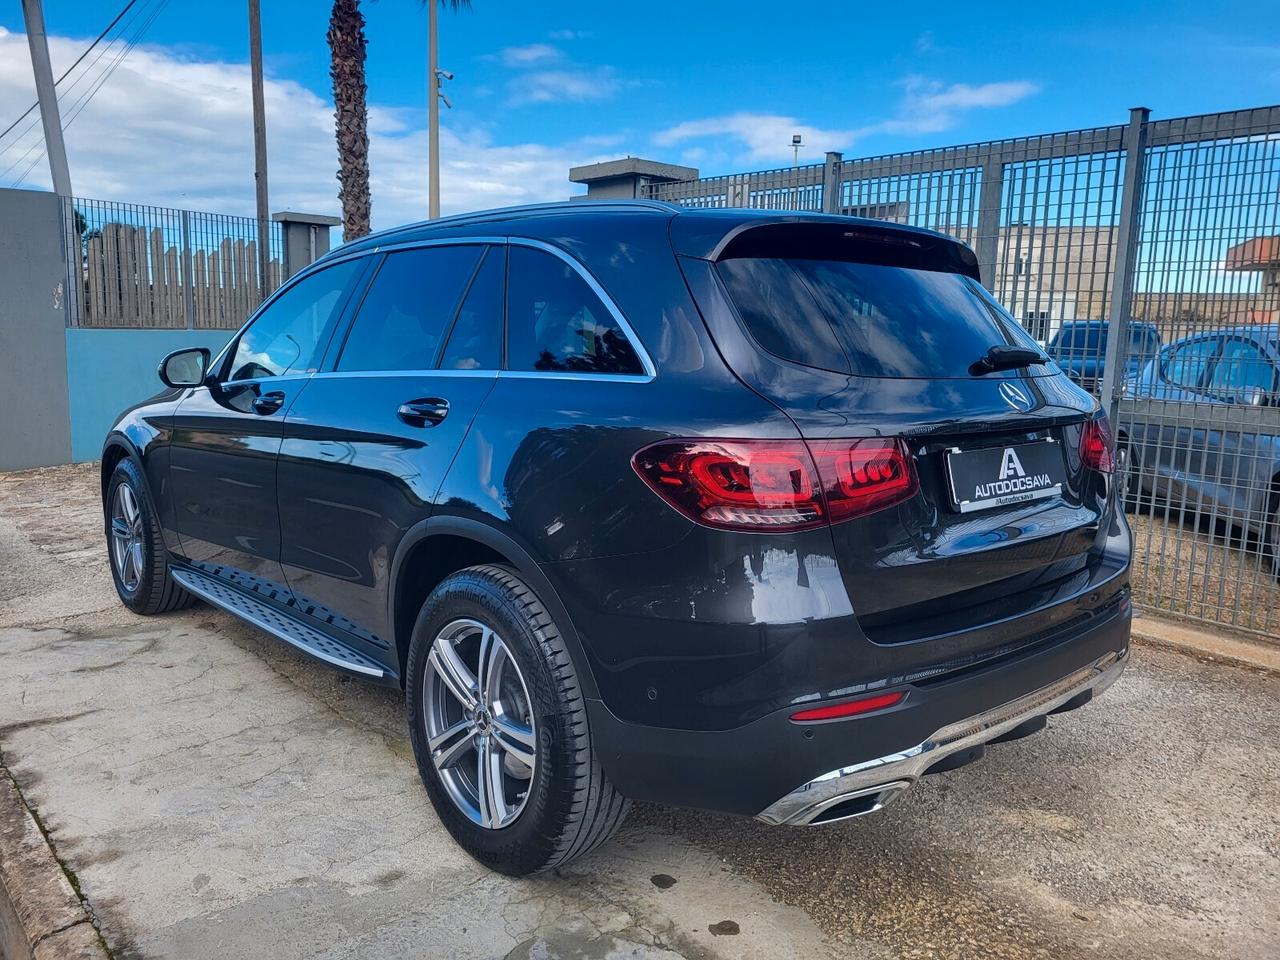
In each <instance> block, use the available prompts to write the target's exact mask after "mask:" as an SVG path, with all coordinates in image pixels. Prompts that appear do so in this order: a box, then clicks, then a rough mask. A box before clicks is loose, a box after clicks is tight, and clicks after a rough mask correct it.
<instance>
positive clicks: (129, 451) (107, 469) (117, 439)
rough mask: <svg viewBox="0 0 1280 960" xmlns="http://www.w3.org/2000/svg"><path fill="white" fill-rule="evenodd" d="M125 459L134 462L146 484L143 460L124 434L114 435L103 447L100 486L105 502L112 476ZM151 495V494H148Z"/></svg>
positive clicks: (108, 438)
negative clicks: (127, 458)
mask: <svg viewBox="0 0 1280 960" xmlns="http://www.w3.org/2000/svg"><path fill="white" fill-rule="evenodd" d="M125 457H129V458H130V459H132V460H133V462H134V463H135V464H136V465H137V467H138V470H139V472H140V473H142V478H143V482H144V483H145V482H146V476H147V474H146V471H145V470H143V469H142V458H141V457H139V456H138V451H137V450H135V449H134V447H133V444H131V443H130V442H129V440H128V439H127V438H126V437H125V436H124V435H123V434H119V433H113V434H112V435H111V436H109V437H107V440H106V443H104V444H103V445H102V462H101V467H100V476H99V484H100V486H101V494H102V499H103V501H104V502H105V501H106V497H107V485H108V484H110V483H111V475H112V474H113V473H115V470H116V467H117V466H119V465H120V461H121V460H123V459H124V458H125ZM149 495H150V493H149V492H148V496H149Z"/></svg>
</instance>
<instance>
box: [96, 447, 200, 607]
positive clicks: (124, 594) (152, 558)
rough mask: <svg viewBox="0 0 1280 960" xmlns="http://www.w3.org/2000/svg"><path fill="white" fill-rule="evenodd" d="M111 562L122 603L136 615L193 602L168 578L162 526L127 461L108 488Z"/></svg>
mask: <svg viewBox="0 0 1280 960" xmlns="http://www.w3.org/2000/svg"><path fill="white" fill-rule="evenodd" d="M104 507H105V510H106V525H107V557H108V559H109V560H110V563H111V578H112V580H114V581H115V585H116V593H117V594H118V595H119V597H120V602H121V603H123V604H124V605H125V606H126V607H128V608H129V609H130V610H132V611H133V612H134V613H140V614H144V615H148V614H153V613H164V612H166V611H169V610H178V609H181V608H182V607H185V606H189V605H190V604H191V603H192V602H193V600H194V598H193V597H192V596H191V594H189V593H187V591H185V590H183V589H182V588H181V587H180V586H178V585H177V584H176V583H174V582H173V580H172V579H171V578H170V577H169V561H168V557H167V555H166V553H165V547H164V537H163V535H162V534H161V532H160V524H159V522H158V521H157V520H156V517H155V514H154V513H153V512H152V510H151V505H150V503H149V501H148V500H147V497H146V488H145V487H144V486H143V481H142V473H141V471H140V470H139V469H138V466H137V464H135V463H134V462H133V461H132V460H131V459H129V458H128V457H125V458H124V459H123V460H121V461H120V463H119V464H117V465H116V468H115V470H114V471H113V472H112V474H111V480H110V482H108V484H107V496H106V500H105V502H104Z"/></svg>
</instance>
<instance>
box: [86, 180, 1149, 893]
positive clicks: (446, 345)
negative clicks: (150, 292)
mask: <svg viewBox="0 0 1280 960" xmlns="http://www.w3.org/2000/svg"><path fill="white" fill-rule="evenodd" d="M160 378H161V379H162V380H163V381H164V383H165V384H166V385H167V388H168V389H166V390H165V391H164V392H163V393H161V394H159V395H158V396H156V397H155V398H153V399H151V400H148V401H147V402H145V403H142V404H140V405H138V406H136V407H134V408H133V409H131V410H129V411H127V412H126V413H125V414H123V415H122V416H121V417H120V419H119V421H118V422H117V423H116V425H115V426H114V427H113V428H112V430H111V432H110V435H109V436H108V437H107V440H106V445H105V447H104V450H103V456H102V494H103V503H104V509H105V515H106V533H107V540H108V545H109V553H110V560H111V569H112V573H113V575H114V578H115V584H116V588H117V589H118V591H119V594H120V598H121V600H122V601H123V602H124V603H125V604H126V605H127V606H128V607H129V608H130V609H131V610H133V611H135V612H137V613H142V614H152V613H159V612H161V611H166V610H173V609H176V608H178V607H181V606H184V605H186V604H188V603H190V602H192V601H193V599H194V598H200V599H203V600H205V601H208V602H210V603H212V604H215V605H217V606H219V607H223V608H225V609H226V610H229V611H230V612H232V613H234V614H235V615H237V616H239V617H241V618H243V619H245V620H247V621H249V622H250V623H252V624H254V625H256V626H258V627H260V628H261V629H263V630H265V631H267V632H269V633H271V634H274V635H275V636H277V637H279V638H280V639H282V640H284V641H286V642H288V643H290V644H292V645H294V646H295V647H297V648H299V649H300V650H302V651H305V652H306V653H307V654H310V655H311V656H313V657H316V658H318V659H320V660H323V661H325V662H326V663H328V664H331V665H332V666H334V667H335V668H337V669H340V670H344V671H347V672H349V673H351V674H354V675H357V676H360V677H366V678H369V679H371V680H375V681H379V682H382V683H386V684H393V685H397V686H399V687H402V688H403V689H404V692H405V699H406V704H407V714H408V724H409V729H410V732H411V736H412V742H413V748H414V751H415V753H416V756H417V762H418V767H419V770H420V772H421V775H422V780H423V782H424V784H425V785H426V789H427V792H428V793H429V794H430V797H431V800H432V802H433V804H434V805H435V808H436V810H437V812H438V814H439V816H440V818H441V820H442V821H443V822H444V824H445V826H446V827H447V828H448V829H449V831H450V832H451V833H452V834H453V836H454V837H455V838H456V839H457V841H458V842H459V843H460V844H461V845H462V846H463V847H465V848H466V849H467V850H468V851H469V852H470V853H472V854H473V855H474V856H475V857H476V858H477V859H479V860H480V861H481V862H483V863H485V864H487V865H488V866H490V867H492V868H494V869H497V870H500V871H503V872H505V873H510V874H525V873H530V872H533V871H537V870H544V869H547V868H550V867H555V866H557V865H559V864H563V863H565V862H567V861H569V860H571V859H572V858H574V857H577V856H579V855H581V854H583V853H585V852H587V851H588V850H591V849H592V848H593V847H595V846H596V845H598V844H600V843H601V842H602V841H604V840H605V839H606V838H607V837H609V836H610V835H611V834H612V833H613V832H614V831H615V830H616V829H617V828H618V826H619V824H621V822H622V820H623V817H624V816H625V814H626V811H627V808H628V803H629V801H630V800H632V799H635V800H649V801H660V802H663V803H671V804H681V805H687V806H691V807H699V808H703V809H708V810H716V811H725V812H731V813H737V814H746V815H750V816H755V817H758V818H759V819H761V820H764V821H766V822H768V823H773V824H823V823H830V822H832V821H836V820H841V819H844V818H847V817H854V816H859V815H861V814H865V813H870V812H872V811H874V810H878V809H879V808H880V807H881V806H883V805H884V804H885V803H886V802H888V801H889V800H891V799H892V798H893V797H894V796H896V795H897V794H899V793H900V792H901V791H903V790H905V789H906V788H908V787H909V786H910V785H911V784H912V783H913V782H914V781H916V780H917V779H919V778H920V777H921V776H923V775H924V774H927V773H933V772H937V771H942V770H948V769H952V768H955V767H958V766H960V765H962V764H964V763H967V762H969V761H971V760H973V759H975V758H977V757H979V756H981V755H982V754H983V752H984V750H985V748H986V746H987V745H989V744H992V743H996V742H999V741H1003V740H1011V739H1014V738H1017V737H1021V736H1025V735H1027V734H1030V733H1033V732H1035V731H1036V730H1039V729H1041V728H1042V727H1044V726H1045V723H1046V717H1047V716H1048V715H1049V714H1052V713H1056V712H1060V711H1063V710H1070V709H1073V708H1075V707H1078V706H1080V705H1082V704H1084V703H1085V702H1087V701H1088V700H1089V699H1090V698H1091V697H1092V696H1094V695H1095V694H1097V693H1098V692H1099V691H1101V690H1102V689H1104V688H1105V687H1106V686H1107V685H1108V684H1109V683H1111V682H1112V681H1113V680H1114V679H1115V678H1116V676H1118V675H1119V673H1120V672H1121V670H1122V669H1123V668H1124V664H1125V662H1126V658H1127V655H1128V643H1129V626H1130V618H1131V610H1130V598H1129V587H1128V571H1129V556H1130V534H1129V530H1128V528H1127V526H1126V522H1125V517H1124V513H1123V511H1122V509H1120V505H1119V504H1118V503H1117V496H1116V491H1115V485H1114V483H1113V480H1112V469H1113V459H1112V455H1113V452H1112V439H1111V434H1110V430H1109V427H1108V423H1107V419H1106V417H1105V416H1104V415H1103V414H1102V412H1101V411H1100V410H1099V407H1098V404H1097V402H1096V401H1095V400H1093V399H1092V398H1091V397H1089V396H1088V395H1087V394H1085V393H1084V392H1082V391H1081V390H1080V389H1079V388H1078V387H1076V386H1075V385H1073V384H1072V382H1071V381H1070V380H1069V379H1068V378H1067V377H1066V376H1064V375H1063V373H1062V372H1061V371H1060V370H1059V368H1058V367H1057V366H1056V365H1055V364H1054V363H1053V361H1052V360H1050V359H1049V358H1048V357H1046V356H1044V355H1043V353H1042V352H1041V351H1040V349H1039V348H1038V347H1037V346H1036V343H1035V341H1033V340H1032V339H1031V338H1030V337H1028V336H1027V335H1026V334H1025V333H1024V332H1023V331H1022V329H1021V328H1020V327H1019V326H1018V324H1017V323H1016V322H1015V321H1013V320H1012V319H1011V318H1010V317H1009V315H1008V314H1007V313H1006V312H1005V311H1004V310H1003V309H1002V308H1001V307H1000V305H999V304H998V303H996V302H995V301H994V300H993V299H992V298H991V296H990V295H989V294H988V293H987V291H986V290H985V289H984V288H983V286H982V284H981V283H980V282H979V273H978V266H977V262H976V260H975V258H974V255H973V253H972V251H970V250H969V249H968V248H967V247H965V246H964V245H962V244H960V243H958V242H956V241H954V240H952V239H950V238H948V237H945V236H942V235H939V234H936V233H931V232H928V231H924V230H918V229H913V228H910V227H903V226H895V225H892V224H887V223H881V222H875V221H869V220H859V219H853V218H848V217H838V216H824V215H808V214H794V213H779V212H776V211H773V212H771V211H754V210H687V209H683V208H680V207H675V206H670V205H667V204H661V203H655V202H647V201H634V202H620V203H612V202H598V203H596V202H592V203H568V204H551V205H543V206H536V207H528V208H520V209H511V210H502V211H496V212H488V213H478V214H472V215H468V216H462V217H454V218H451V219H446V220H438V221H434V222H430V223H424V224H418V225H414V226H408V227H403V228H398V229H395V230H390V231H387V232H383V233H379V234H376V235H373V236H369V237H365V238H363V239H361V240H358V241H355V242H352V243H348V244H346V245H344V246H342V247H341V248H339V249H338V250H336V251H334V252H333V253H331V254H329V255H328V256H326V257H324V258H323V259H322V260H320V261H318V262H317V263H315V264H313V265H312V266H310V267H309V268H307V269H306V270H305V271H303V272H302V273H300V274H299V275H297V276H295V277H293V278H291V279H290V280H289V281H288V282H287V283H286V284H285V285H284V286H283V287H282V288H281V289H280V290H279V291H277V292H276V293H275V294H274V295H273V296H272V297H270V298H269V299H268V300H267V301H266V302H265V303H264V304H263V305H262V306H261V307H260V308H259V309H258V310H257V311H256V312H255V313H254V314H253V316H251V317H250V318H249V320H248V322H247V323H246V324H245V325H244V327H243V328H241V330H240V331H239V332H238V333H237V334H236V335H235V336H234V337H233V338H232V339H231V341H230V343H229V344H228V345H227V346H226V348H225V349H224V350H223V351H222V352H221V353H220V354H219V355H218V356H216V357H211V356H210V354H209V352H208V351H206V350H201V349H195V350H185V351H178V352H177V353H174V354H171V355H170V356H169V357H167V358H166V359H165V360H164V362H163V364H162V365H161V368H160Z"/></svg>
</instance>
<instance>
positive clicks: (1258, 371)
mask: <svg viewBox="0 0 1280 960" xmlns="http://www.w3.org/2000/svg"><path fill="white" fill-rule="evenodd" d="M1274 385H1275V369H1274V368H1273V367H1272V365H1271V361H1270V360H1268V359H1267V358H1266V357H1264V356H1263V355H1262V351H1260V350H1259V349H1258V348H1257V346H1256V345H1254V344H1252V343H1250V342H1249V341H1247V340H1234V339H1232V340H1228V341H1227V342H1226V343H1224V344H1223V345H1222V354H1221V355H1220V356H1219V357H1218V362H1217V363H1216V364H1214V367H1213V378H1212V380H1211V381H1210V388H1209V389H1210V392H1211V393H1216V394H1222V395H1226V396H1233V395H1236V394H1240V393H1242V392H1243V391H1245V390H1247V389H1249V388H1251V387H1256V388H1258V389H1261V390H1265V391H1266V392H1268V393H1270V392H1271V389H1272V387H1273V386H1274Z"/></svg>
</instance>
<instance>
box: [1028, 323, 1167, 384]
mask: <svg viewBox="0 0 1280 960" xmlns="http://www.w3.org/2000/svg"><path fill="white" fill-rule="evenodd" d="M1108 328H1109V324H1108V323H1107V321H1106V320H1068V321H1066V322H1065V323H1063V325H1062V326H1061V327H1059V328H1058V332H1057V333H1055V334H1054V335H1053V339H1052V340H1050V341H1049V346H1048V348H1047V352H1048V354H1049V356H1051V357H1052V358H1053V359H1054V360H1056V361H1057V362H1058V366H1059V367H1061V368H1062V371H1063V373H1065V374H1066V375H1067V376H1068V377H1070V378H1071V379H1072V380H1074V381H1075V382H1076V383H1078V384H1080V386H1082V387H1084V388H1085V389H1086V390H1088V391H1090V392H1093V391H1096V390H1097V389H1098V388H1099V387H1100V386H1101V385H1102V374H1103V372H1104V371H1105V370H1106V366H1107V364H1106V360H1107V340H1108V333H1109V332H1110V331H1109V329H1108ZM1159 352H1160V331H1159V330H1158V329H1156V326H1155V324H1152V323H1141V322H1138V321H1133V322H1131V323H1130V324H1129V347H1128V349H1127V350H1126V351H1125V371H1124V374H1122V378H1123V377H1124V376H1133V375H1134V374H1136V373H1137V372H1138V371H1139V370H1141V369H1142V368H1143V367H1144V366H1146V365H1147V363H1149V362H1150V361H1151V358H1152V357H1154V356H1155V355H1156V354H1157V353H1159Z"/></svg>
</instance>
